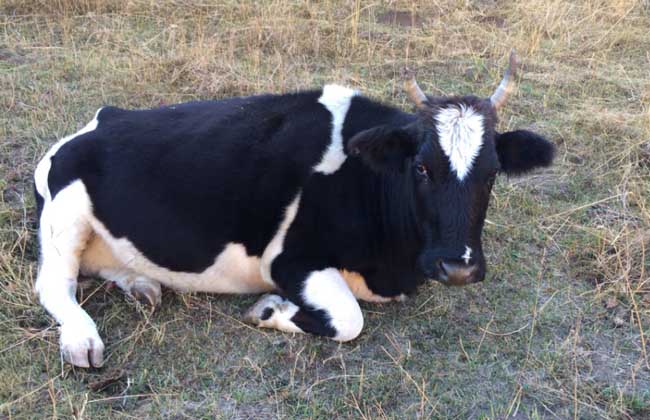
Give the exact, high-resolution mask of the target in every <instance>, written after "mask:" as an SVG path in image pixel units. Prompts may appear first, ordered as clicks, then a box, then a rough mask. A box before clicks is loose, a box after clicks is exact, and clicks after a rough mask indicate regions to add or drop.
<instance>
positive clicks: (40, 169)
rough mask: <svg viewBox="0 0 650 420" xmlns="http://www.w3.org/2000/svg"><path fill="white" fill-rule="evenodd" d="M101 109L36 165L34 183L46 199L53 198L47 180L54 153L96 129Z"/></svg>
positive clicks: (56, 144)
mask: <svg viewBox="0 0 650 420" xmlns="http://www.w3.org/2000/svg"><path fill="white" fill-rule="evenodd" d="M101 110H102V108H99V109H98V110H97V112H95V117H94V118H93V119H92V121H90V122H89V123H88V124H86V126H85V127H84V128H82V129H81V130H79V131H77V132H76V133H74V134H71V135H69V136H66V137H64V138H62V139H61V140H59V141H58V142H56V143H55V144H54V145H53V146H52V147H51V148H50V150H48V151H47V153H46V154H45V156H43V159H41V161H40V162H39V163H38V166H36V170H35V171H34V184H35V185H36V191H38V193H39V194H40V195H41V196H42V197H43V198H44V199H45V201H49V200H51V199H52V197H51V195H50V189H49V188H48V182H47V177H48V175H49V173H50V167H51V166H52V160H51V159H52V156H54V154H55V153H56V152H57V151H58V150H59V149H60V148H61V146H63V145H64V144H66V143H67V142H69V141H70V140H72V139H74V138H75V137H77V136H80V135H82V134H86V133H89V132H91V131H94V130H95V129H96V128H97V124H98V119H97V118H98V117H99V113H100V111H101Z"/></svg>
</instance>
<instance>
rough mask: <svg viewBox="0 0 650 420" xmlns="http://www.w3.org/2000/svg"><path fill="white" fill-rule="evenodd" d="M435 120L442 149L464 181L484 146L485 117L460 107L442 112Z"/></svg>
mask: <svg viewBox="0 0 650 420" xmlns="http://www.w3.org/2000/svg"><path fill="white" fill-rule="evenodd" d="M435 118H436V121H437V124H436V128H437V130H438V138H439V140H440V147H442V150H443V151H444V152H445V154H446V155H447V157H448V158H449V163H450V164H451V169H452V170H453V171H454V172H456V176H457V177H458V180H459V181H462V180H463V179H464V178H465V176H466V175H467V174H468V173H469V171H470V170H471V169H472V165H473V164H474V159H475V158H476V156H478V154H479V152H480V150H481V146H482V145H483V116H482V115H481V114H479V113H478V112H476V111H474V109H473V108H472V107H466V106H464V105H460V107H455V106H452V107H449V108H445V109H442V110H440V112H438V114H437V115H436V117H435Z"/></svg>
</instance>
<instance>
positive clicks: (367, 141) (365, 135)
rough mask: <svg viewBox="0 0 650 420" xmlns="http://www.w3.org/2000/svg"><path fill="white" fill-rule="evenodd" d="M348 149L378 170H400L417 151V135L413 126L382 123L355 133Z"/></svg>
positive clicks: (351, 153)
mask: <svg viewBox="0 0 650 420" xmlns="http://www.w3.org/2000/svg"><path fill="white" fill-rule="evenodd" d="M347 150H348V153H349V154H350V155H352V156H359V157H360V158H361V159H362V160H363V162H364V163H365V164H366V165H368V166H369V167H370V168H372V169H374V170H375V171H377V172H384V171H399V170H402V168H404V163H405V162H406V160H407V159H409V158H410V157H412V156H414V155H415V154H416V153H417V151H418V141H417V135H416V133H415V130H413V129H412V128H411V127H404V128H396V127H389V126H385V125H380V126H377V127H373V128H369V129H368V130H364V131H362V132H360V133H357V134H356V135H354V136H353V137H352V138H351V139H350V140H349V141H348V144H347Z"/></svg>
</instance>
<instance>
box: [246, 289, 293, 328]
mask: <svg viewBox="0 0 650 420" xmlns="http://www.w3.org/2000/svg"><path fill="white" fill-rule="evenodd" d="M287 305H291V302H289V301H288V300H286V299H283V298H282V297H281V296H278V295H266V296H263V297H262V298H261V299H260V300H258V301H257V303H256V304H255V305H253V307H252V308H250V309H249V310H248V312H246V314H245V315H244V322H248V323H249V324H253V325H257V326H261V324H262V323H263V322H264V321H267V320H268V319H269V318H271V317H272V316H273V314H274V313H275V312H276V311H279V312H282V311H283V310H285V309H286V308H285V307H286V306H287Z"/></svg>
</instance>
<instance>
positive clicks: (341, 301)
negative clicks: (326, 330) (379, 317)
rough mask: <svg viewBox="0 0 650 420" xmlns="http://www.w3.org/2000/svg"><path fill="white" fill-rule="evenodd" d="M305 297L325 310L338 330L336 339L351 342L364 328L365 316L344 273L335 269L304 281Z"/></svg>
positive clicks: (314, 273) (316, 274)
mask: <svg viewBox="0 0 650 420" xmlns="http://www.w3.org/2000/svg"><path fill="white" fill-rule="evenodd" d="M302 298H303V299H304V301H305V303H307V304H308V305H310V306H312V307H313V308H315V309H320V310H322V311H324V312H325V313H326V314H327V315H328V316H329V318H330V326H331V327H332V328H334V329H335V330H336V336H335V337H334V340H337V341H350V340H353V339H355V338H356V337H357V336H358V335H359V334H360V333H361V330H362V329H363V314H362V313H361V308H360V307H359V304H358V303H357V300H356V298H355V297H354V295H353V294H352V292H351V291H350V288H349V287H348V285H347V284H346V282H345V280H343V277H342V276H341V273H339V271H338V270H337V269H335V268H327V269H325V270H321V271H314V272H312V273H310V274H309V276H308V277H307V279H306V280H305V282H304V288H303V289H302Z"/></svg>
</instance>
